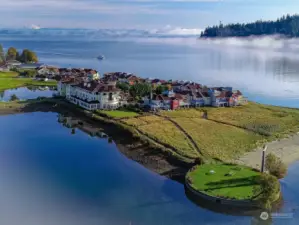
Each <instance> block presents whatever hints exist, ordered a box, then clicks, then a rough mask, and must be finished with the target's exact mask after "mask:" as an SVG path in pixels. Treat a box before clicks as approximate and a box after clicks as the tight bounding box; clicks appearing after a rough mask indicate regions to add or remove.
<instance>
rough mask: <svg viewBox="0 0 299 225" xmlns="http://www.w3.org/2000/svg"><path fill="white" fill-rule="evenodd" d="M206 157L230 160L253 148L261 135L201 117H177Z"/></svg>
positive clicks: (176, 119) (260, 138)
mask: <svg viewBox="0 0 299 225" xmlns="http://www.w3.org/2000/svg"><path fill="white" fill-rule="evenodd" d="M174 121H176V122H177V123H178V124H179V125H180V126H181V127H182V128H183V129H184V130H185V131H186V132H187V133H188V134H189V135H190V136H191V137H192V138H193V139H194V141H195V142H196V143H197V144H198V146H199V148H200V150H201V152H202V154H203V155H204V156H206V157H210V158H217V159H220V160H230V159H233V158H235V157H238V156H240V155H242V154H244V152H247V151H250V150H253V149H254V148H255V147H256V146H257V145H256V144H257V142H258V141H260V140H262V139H263V137H262V136H261V135H258V134H255V133H253V132H248V131H246V130H243V129H239V128H237V127H234V126H229V125H224V124H220V123H216V122H213V121H209V120H204V119H201V118H191V119H189V118H184V117H181V118H175V119H174Z"/></svg>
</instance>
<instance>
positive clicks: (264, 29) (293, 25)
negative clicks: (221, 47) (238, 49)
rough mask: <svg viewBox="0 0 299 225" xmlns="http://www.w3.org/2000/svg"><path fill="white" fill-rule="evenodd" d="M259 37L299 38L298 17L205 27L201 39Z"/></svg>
mask: <svg viewBox="0 0 299 225" xmlns="http://www.w3.org/2000/svg"><path fill="white" fill-rule="evenodd" d="M261 35H281V36H285V37H298V36H299V15H293V16H290V15H286V16H283V17H281V18H279V19H277V20H276V21H263V20H258V21H256V22H252V23H243V24H241V23H237V24H227V25H223V24H222V23H221V22H220V24H219V25H218V26H212V27H207V28H206V29H205V30H204V31H203V32H202V33H201V38H217V37H219V38H221V37H248V36H261Z"/></svg>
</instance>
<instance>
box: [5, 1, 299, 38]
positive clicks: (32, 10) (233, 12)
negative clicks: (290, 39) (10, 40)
mask: <svg viewBox="0 0 299 225" xmlns="http://www.w3.org/2000/svg"><path fill="white" fill-rule="evenodd" d="M0 3H1V4H0V14H1V20H0V27H5V28H8V27H16V28H20V27H29V26H32V25H38V26H40V27H55V28H95V29H99V28H112V29H161V28H163V27H173V28H185V29H191V31H193V32H194V31H196V30H195V29H197V30H200V29H204V28H205V27H206V26H209V25H214V24H219V22H220V21H222V23H224V24H225V23H232V22H250V21H255V20H258V19H264V20H269V19H276V18H277V17H280V16H282V15H283V14H287V13H289V14H295V13H296V12H299V0H0ZM4 18H5V19H4Z"/></svg>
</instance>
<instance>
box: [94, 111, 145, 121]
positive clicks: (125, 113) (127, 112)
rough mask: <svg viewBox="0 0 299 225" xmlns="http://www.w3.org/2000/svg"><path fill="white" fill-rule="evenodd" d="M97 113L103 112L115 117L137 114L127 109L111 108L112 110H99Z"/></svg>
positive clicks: (127, 116) (134, 115)
mask: <svg viewBox="0 0 299 225" xmlns="http://www.w3.org/2000/svg"><path fill="white" fill-rule="evenodd" d="M98 113H99V114H104V115H106V116H108V117H112V118H117V119H119V118H129V117H136V116H139V114H138V113H136V112H133V111H129V110H113V111H106V110H99V111H98Z"/></svg>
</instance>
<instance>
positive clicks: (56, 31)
mask: <svg viewBox="0 0 299 225" xmlns="http://www.w3.org/2000/svg"><path fill="white" fill-rule="evenodd" d="M201 31H202V30H200V29H188V28H180V27H170V26H166V27H164V28H161V29H151V30H150V29H149V30H141V29H140V30H139V29H65V28H41V27H39V26H37V25H32V26H30V27H27V28H22V29H9V28H6V29H1V28H0V36H2V35H17V36H19V37H20V36H25V37H30V36H34V37H35V38H53V37H59V38H64V37H65V38H69V37H71V38H73V39H74V38H78V39H80V38H82V37H88V38H89V39H98V38H108V39H110V38H121V39H124V38H144V37H145V38H147V37H158V38H159V37H161V38H167V37H170V38H172V37H174V38H175V37H183V38H184V37H198V36H199V35H200V33H201Z"/></svg>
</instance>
